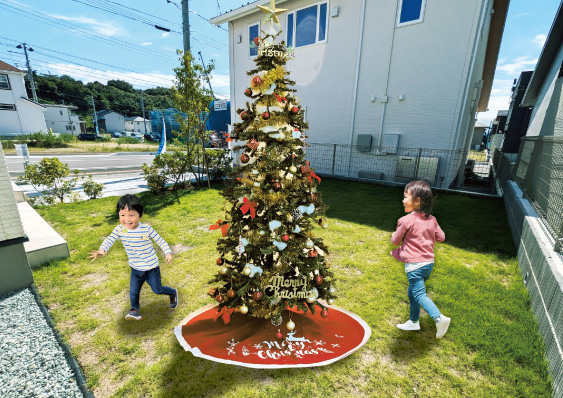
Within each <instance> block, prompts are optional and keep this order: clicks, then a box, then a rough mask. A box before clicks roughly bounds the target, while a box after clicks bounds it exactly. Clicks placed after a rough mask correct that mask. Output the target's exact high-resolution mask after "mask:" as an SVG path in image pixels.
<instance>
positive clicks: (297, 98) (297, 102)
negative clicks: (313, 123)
mask: <svg viewBox="0 0 563 398" xmlns="http://www.w3.org/2000/svg"><path fill="white" fill-rule="evenodd" d="M291 102H293V103H294V104H295V105H299V103H301V100H300V99H299V97H298V96H294V97H293V99H292V100H291Z"/></svg>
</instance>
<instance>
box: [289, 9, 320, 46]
mask: <svg viewBox="0 0 563 398" xmlns="http://www.w3.org/2000/svg"><path fill="white" fill-rule="evenodd" d="M327 7H328V5H327V3H319V4H315V5H312V6H310V7H306V8H301V9H299V10H295V11H293V12H290V13H288V14H287V46H288V47H290V46H291V47H303V46H309V45H311V44H316V43H321V42H325V41H326V40H327V32H326V29H327V24H328V19H327V18H328V13H327Z"/></svg>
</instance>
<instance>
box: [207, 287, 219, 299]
mask: <svg viewBox="0 0 563 398" xmlns="http://www.w3.org/2000/svg"><path fill="white" fill-rule="evenodd" d="M216 294H217V288H216V287H211V288H209V291H208V292H207V295H208V296H211V297H215V295H216Z"/></svg>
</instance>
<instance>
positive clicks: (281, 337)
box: [276, 331, 283, 340]
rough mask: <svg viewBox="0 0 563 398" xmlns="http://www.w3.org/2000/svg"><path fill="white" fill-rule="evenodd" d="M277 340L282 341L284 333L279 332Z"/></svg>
mask: <svg viewBox="0 0 563 398" xmlns="http://www.w3.org/2000/svg"><path fill="white" fill-rule="evenodd" d="M276 338H277V339H280V340H281V339H283V334H282V332H279V331H278V332H277V333H276Z"/></svg>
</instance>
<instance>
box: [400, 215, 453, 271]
mask: <svg viewBox="0 0 563 398" xmlns="http://www.w3.org/2000/svg"><path fill="white" fill-rule="evenodd" d="M444 239H446V234H445V233H444V231H442V228H440V226H439V225H438V221H436V218H435V217H434V216H430V217H428V218H425V216H424V213H417V212H412V213H410V214H407V215H406V216H404V217H401V218H399V221H398V222H397V230H396V231H395V232H393V235H391V243H393V244H394V245H398V244H399V243H401V241H403V243H402V245H401V247H397V248H396V249H394V250H393V251H392V252H391V254H392V255H393V257H395V258H396V259H397V260H399V261H401V262H403V263H419V262H423V261H434V243H435V242H436V241H438V242H443V241H444Z"/></svg>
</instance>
